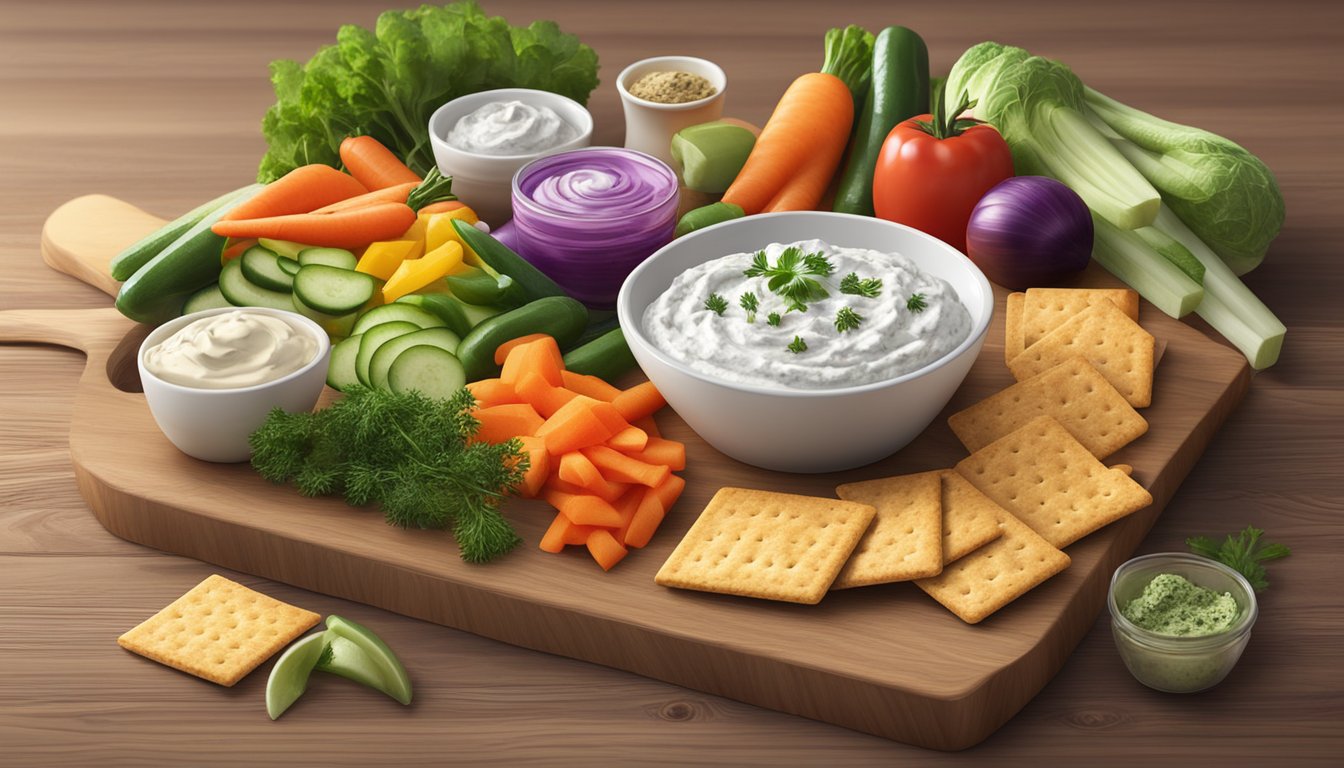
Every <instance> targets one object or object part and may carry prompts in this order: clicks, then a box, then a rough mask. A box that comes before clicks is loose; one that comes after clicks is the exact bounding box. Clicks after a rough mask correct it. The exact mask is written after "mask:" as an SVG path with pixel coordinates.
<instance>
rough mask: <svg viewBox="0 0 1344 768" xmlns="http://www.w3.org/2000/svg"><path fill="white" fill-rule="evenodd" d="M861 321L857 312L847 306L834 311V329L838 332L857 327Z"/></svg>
mask: <svg viewBox="0 0 1344 768" xmlns="http://www.w3.org/2000/svg"><path fill="white" fill-rule="evenodd" d="M862 322H863V318H862V317H860V316H859V313H858V312H855V311H854V310H852V309H850V308H849V307H841V308H840V311H839V312H836V313H835V330H836V331H838V332H840V333H844V332H845V331H849V330H853V329H855V328H858V327H859V323H862Z"/></svg>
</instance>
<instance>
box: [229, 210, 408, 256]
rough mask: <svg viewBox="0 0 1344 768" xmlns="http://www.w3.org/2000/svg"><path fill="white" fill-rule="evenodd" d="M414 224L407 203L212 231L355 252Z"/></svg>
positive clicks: (257, 221) (233, 225) (259, 221)
mask: <svg viewBox="0 0 1344 768" xmlns="http://www.w3.org/2000/svg"><path fill="white" fill-rule="evenodd" d="M414 223H415V211H412V210H411V209H410V208H408V207H407V206H406V204H405V203H375V204H374V205H369V206H365V207H363V208H355V209H353V210H349V211H339V212H337V213H298V214H285V215H281V216H270V217H266V218H258V219H241V220H238V221H220V222H218V223H216V224H215V226H214V227H212V229H213V230H214V233H215V234H217V235H220V236H223V237H267V238H271V239H274V240H292V241H294V242H296V243H304V244H306V245H320V246H329V247H332V248H352V249H353V248H362V247H364V246H366V245H368V244H369V243H372V242H376V241H378V240H396V239H397V238H399V237H400V236H401V234H402V233H403V232H405V231H406V230H407V229H408V228H409V227H410V226H411V225H412V224H414Z"/></svg>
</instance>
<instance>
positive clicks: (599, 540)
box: [587, 528, 629, 571]
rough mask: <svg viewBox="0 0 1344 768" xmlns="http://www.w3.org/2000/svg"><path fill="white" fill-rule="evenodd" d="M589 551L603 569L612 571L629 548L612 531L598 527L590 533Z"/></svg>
mask: <svg viewBox="0 0 1344 768" xmlns="http://www.w3.org/2000/svg"><path fill="white" fill-rule="evenodd" d="M587 545H588V553H589V554H591V555H592V556H593V559H594V560H596V561H597V564H598V565H600V566H602V570H604V571H610V570H611V569H612V568H615V567H616V564H617V563H619V562H621V560H622V559H624V558H625V555H626V553H627V552H629V550H628V549H626V548H625V547H623V546H621V543H620V542H619V541H617V540H616V537H615V536H612V535H611V531H608V530H606V529H605V528H598V529H597V530H595V531H593V532H592V533H590V534H588V541H587Z"/></svg>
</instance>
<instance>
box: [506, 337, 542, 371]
mask: <svg viewBox="0 0 1344 768" xmlns="http://www.w3.org/2000/svg"><path fill="white" fill-rule="evenodd" d="M545 335H546V334H544V333H529V334H527V335H526V336H519V337H518V338H516V339H509V340H508V341H506V342H504V343H503V344H500V345H499V346H498V347H496V348H495V365H503V364H504V361H505V360H507V359H509V353H510V352H512V351H513V348H514V347H521V346H523V345H524V344H531V343H532V342H534V341H536V340H537V339H540V338H541V337H543V336H545Z"/></svg>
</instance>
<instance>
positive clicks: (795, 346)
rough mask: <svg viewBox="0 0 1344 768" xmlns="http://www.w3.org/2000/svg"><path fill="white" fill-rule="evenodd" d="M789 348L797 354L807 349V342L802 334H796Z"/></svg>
mask: <svg viewBox="0 0 1344 768" xmlns="http://www.w3.org/2000/svg"><path fill="white" fill-rule="evenodd" d="M788 349H789V351H790V352H792V353H793V354H795V355H798V354H802V353H803V352H806V351H807V342H806V341H803V337H802V336H794V337H793V341H790V342H789V347H788Z"/></svg>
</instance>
